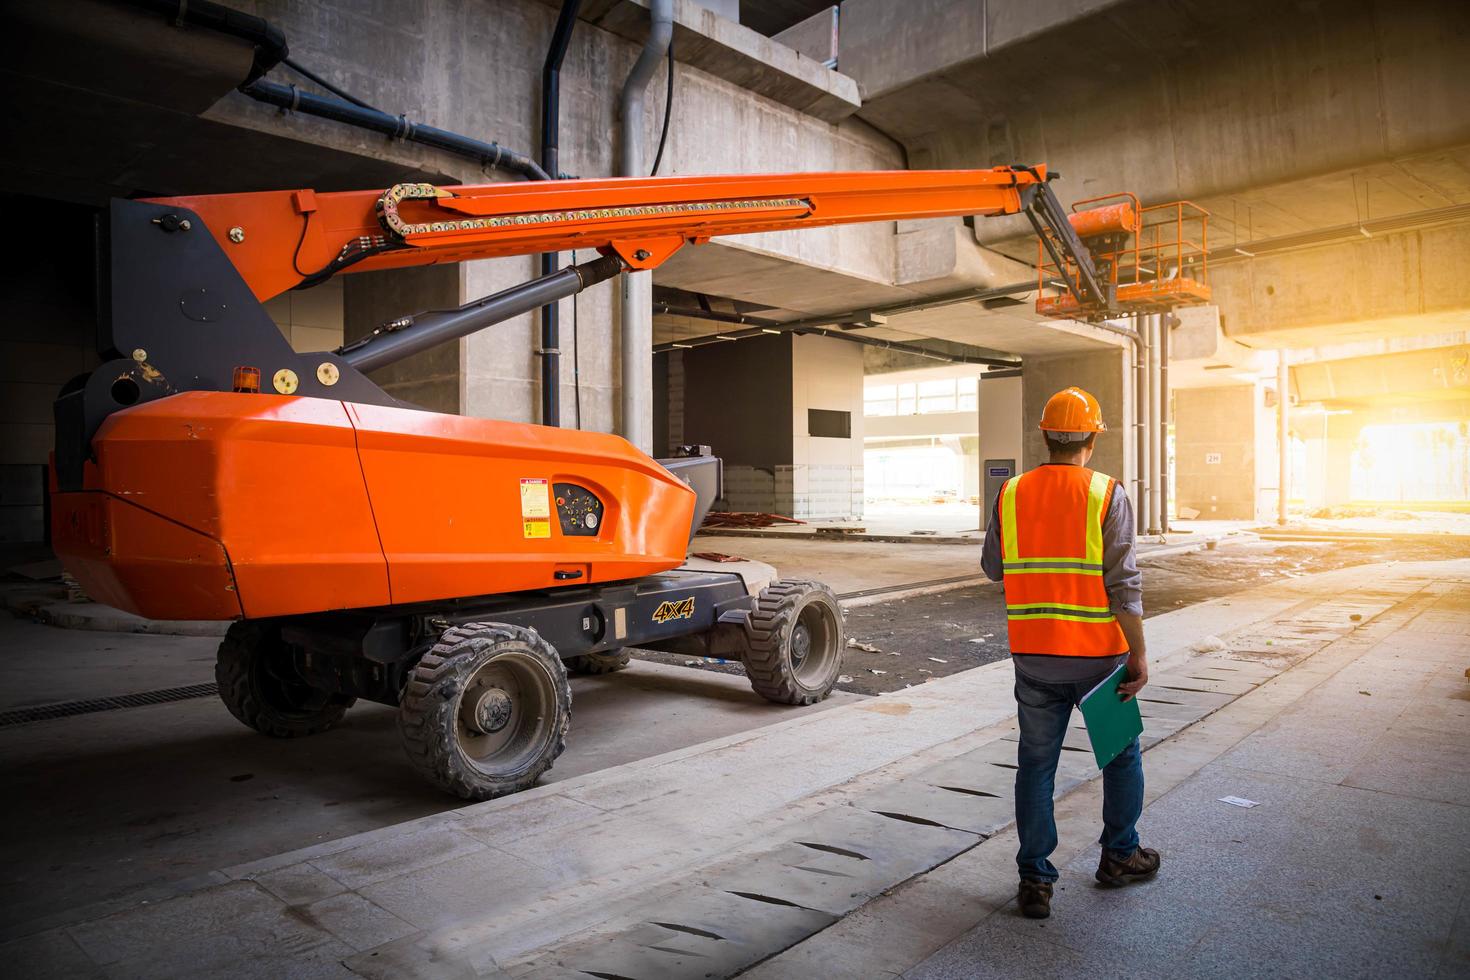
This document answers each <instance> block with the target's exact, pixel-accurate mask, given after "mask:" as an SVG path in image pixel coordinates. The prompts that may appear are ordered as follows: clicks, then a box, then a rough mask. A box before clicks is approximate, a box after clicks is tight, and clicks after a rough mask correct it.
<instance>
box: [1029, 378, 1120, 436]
mask: <svg viewBox="0 0 1470 980" xmlns="http://www.w3.org/2000/svg"><path fill="white" fill-rule="evenodd" d="M1041 428H1042V431H1044V432H1106V431H1108V426H1107V423H1106V422H1104V421H1103V417H1102V406H1101V405H1099V404H1098V403H1097V399H1096V398H1093V397H1092V396H1091V395H1090V394H1088V393H1087V392H1085V391H1083V390H1082V389H1081V388H1078V387H1077V386H1076V385H1073V386H1072V387H1070V388H1066V389H1064V390H1062V391H1059V392H1057V393H1056V394H1055V395H1052V396H1051V397H1050V398H1048V399H1047V400H1046V408H1045V409H1044V410H1043V411H1042V413H1041Z"/></svg>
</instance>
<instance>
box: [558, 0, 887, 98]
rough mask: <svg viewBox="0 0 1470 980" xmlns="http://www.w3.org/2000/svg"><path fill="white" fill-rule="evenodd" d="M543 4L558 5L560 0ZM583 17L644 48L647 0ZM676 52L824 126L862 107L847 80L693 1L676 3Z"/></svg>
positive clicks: (605, 5)
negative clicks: (824, 123)
mask: <svg viewBox="0 0 1470 980" xmlns="http://www.w3.org/2000/svg"><path fill="white" fill-rule="evenodd" d="M542 2H543V3H546V4H548V5H549V6H553V7H559V6H561V3H560V0H542ZM581 18H582V19H583V20H585V21H589V22H590V23H593V24H596V25H597V26H598V27H601V28H602V29H603V30H605V31H609V32H610V33H613V34H616V35H617V36H619V37H621V38H624V39H626V40H629V41H635V42H637V43H639V44H642V43H643V39H644V38H645V37H646V36H647V35H648V0H591V2H589V3H584V4H583V5H582V13H581ZM674 49H675V58H676V59H677V60H678V61H679V62H680V63H682V64H689V65H692V66H693V67H695V68H698V69H700V70H701V71H705V72H708V73H709V74H711V75H714V76H715V77H717V78H723V79H724V80H725V81H727V82H732V83H733V84H735V85H738V86H740V87H741V88H743V89H746V90H748V91H750V92H753V93H755V94H756V95H761V96H764V97H766V98H768V99H770V100H772V101H773V102H779V103H781V104H782V105H786V106H790V107H791V108H793V109H798V110H800V111H801V112H804V113H806V114H807V115H809V116H815V117H816V118H818V119H821V120H824V121H826V122H833V123H835V122H838V121H839V120H842V119H846V118H847V117H848V116H851V115H852V114H853V113H855V112H857V110H858V108H859V106H860V104H861V103H860V100H859V97H858V86H857V82H855V81H853V80H852V79H851V78H849V77H847V76H846V75H841V74H838V73H837V72H835V71H833V70H832V69H830V68H827V67H825V66H824V65H823V64H822V62H820V61H817V60H815V59H813V58H810V57H808V56H807V55H805V54H802V53H801V52H799V51H796V50H795V49H793V48H790V47H787V46H786V45H785V44H782V43H780V42H779V41H776V40H775V39H773V38H769V37H766V36H764V35H762V34H758V33H756V32H755V31H753V30H751V29H750V28H748V27H742V26H741V25H739V24H737V23H736V22H735V21H732V20H728V19H726V18H724V17H721V16H719V15H718V14H717V13H715V12H714V11H713V10H710V9H708V8H707V7H704V6H702V5H700V4H699V3H696V2H695V0H674Z"/></svg>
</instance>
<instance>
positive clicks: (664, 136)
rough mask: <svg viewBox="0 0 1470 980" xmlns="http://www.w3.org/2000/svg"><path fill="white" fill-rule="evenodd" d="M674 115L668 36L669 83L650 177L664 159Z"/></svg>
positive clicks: (671, 40) (671, 44)
mask: <svg viewBox="0 0 1470 980" xmlns="http://www.w3.org/2000/svg"><path fill="white" fill-rule="evenodd" d="M673 114H674V36H673V35H672V34H671V35H669V81H668V86H667V88H666V89H665V91H664V124H663V129H662V130H660V132H659V134H658V152H657V153H655V154H654V155H653V173H651V174H649V175H648V176H650V177H657V176H658V165H659V164H660V163H662V162H663V159H664V146H665V144H667V143H668V141H669V118H670V117H671V116H673Z"/></svg>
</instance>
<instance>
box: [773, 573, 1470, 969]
mask: <svg viewBox="0 0 1470 980" xmlns="http://www.w3.org/2000/svg"><path fill="white" fill-rule="evenodd" d="M1421 567H1423V568H1426V569H1429V568H1432V567H1433V566H1421ZM1422 581H1423V582H1424V583H1425V586H1424V588H1423V589H1422V591H1420V592H1418V593H1417V594H1415V595H1414V596H1412V597H1410V598H1408V599H1407V601H1403V602H1400V603H1398V604H1396V605H1395V607H1394V608H1393V609H1392V610H1391V611H1389V612H1388V613H1386V614H1385V615H1383V616H1380V617H1378V618H1377V619H1375V620H1374V621H1373V623H1372V624H1371V625H1369V626H1367V627H1366V628H1363V629H1361V630H1358V631H1355V634H1354V635H1351V636H1349V637H1347V638H1345V639H1343V640H1341V641H1338V642H1336V643H1334V644H1331V645H1329V646H1328V647H1327V648H1326V649H1324V650H1322V651H1321V652H1319V653H1317V654H1315V655H1314V656H1312V657H1310V658H1309V659H1307V660H1306V661H1305V662H1303V663H1302V664H1301V665H1299V666H1297V667H1295V668H1293V669H1291V670H1289V671H1287V672H1285V673H1284V674H1282V675H1280V676H1279V677H1278V678H1277V679H1276V680H1274V681H1272V682H1271V683H1269V684H1266V685H1263V686H1262V687H1261V688H1259V689H1258V690H1256V691H1254V692H1252V693H1249V694H1247V695H1245V696H1244V697H1242V698H1240V699H1239V700H1238V701H1236V702H1235V703H1233V704H1231V705H1229V706H1227V707H1225V708H1222V709H1221V710H1220V711H1219V712H1218V713H1216V714H1214V715H1211V716H1210V717H1209V718H1207V719H1206V720H1204V721H1202V722H1200V723H1199V724H1197V725H1195V726H1193V727H1192V728H1190V729H1187V730H1186V731H1185V732H1183V733H1181V734H1180V735H1178V736H1175V737H1174V738H1172V739H1170V740H1168V741H1166V742H1164V743H1163V744H1161V745H1160V746H1158V747H1157V748H1156V749H1154V750H1152V751H1150V752H1149V753H1148V754H1147V755H1146V756H1145V772H1146V773H1147V776H1148V780H1149V790H1148V805H1147V806H1146V808H1145V810H1144V814H1143V817H1142V819H1141V820H1140V822H1139V828H1140V832H1141V834H1142V836H1143V840H1144V843H1145V844H1146V845H1149V846H1152V847H1155V848H1157V849H1158V850H1159V851H1160V852H1161V854H1162V857H1163V864H1162V868H1161V870H1160V873H1159V876H1158V877H1157V879H1155V880H1154V881H1151V882H1147V883H1142V884H1135V885H1133V886H1130V887H1129V888H1127V889H1124V890H1120V891H1113V890H1107V889H1101V888H1098V887H1096V886H1095V885H1094V884H1093V882H1092V880H1091V876H1092V872H1093V870H1094V869H1095V867H1096V864H1097V848H1096V845H1095V844H1094V843H1093V840H1094V837H1095V834H1096V833H1097V829H1098V820H1099V817H1098V812H1099V808H1100V806H1101V793H1100V786H1099V785H1098V783H1096V782H1092V783H1089V784H1087V785H1085V786H1084V787H1082V788H1081V789H1079V790H1077V791H1075V792H1074V793H1072V794H1070V795H1069V796H1067V797H1066V798H1065V799H1063V800H1062V801H1061V802H1060V803H1059V805H1058V825H1059V831H1060V834H1059V836H1060V838H1061V841H1062V847H1061V849H1060V851H1059V852H1058V853H1059V857H1058V858H1057V859H1055V860H1056V863H1057V865H1058V866H1059V867H1061V869H1062V878H1061V880H1060V882H1059V883H1058V888H1057V891H1056V893H1055V898H1054V900H1053V914H1052V917H1051V918H1050V919H1048V920H1045V921H1033V920H1028V919H1025V918H1022V917H1021V916H1019V914H1017V912H1016V908H1015V905H1014V902H1013V901H1012V899H1013V898H1014V893H1015V882H1014V875H1015V871H1014V853H1015V848H1016V838H1015V834H1014V831H1013V830H1006V831H1005V832H1003V833H1001V834H998V835H997V836H995V837H993V838H991V839H990V840H988V841H986V842H985V843H984V844H982V845H981V846H979V847H977V848H975V849H973V850H972V851H970V852H968V853H966V854H964V855H961V856H960V857H959V858H957V859H956V860H954V861H952V862H950V863H949V864H947V865H945V866H944V867H942V868H939V869H936V870H935V871H933V872H930V873H929V874H926V875H921V876H919V877H917V878H915V879H914V880H912V881H910V882H908V883H907V884H905V885H904V886H902V887H901V888H899V889H896V890H894V891H893V892H892V893H890V894H887V895H884V896H882V897H880V898H879V899H877V900H875V901H874V902H872V903H870V904H869V905H868V906H866V907H865V908H863V909H862V910H860V912H858V913H856V914H854V915H853V916H850V917H848V918H847V919H845V920H844V921H842V922H841V923H839V924H838V925H836V926H834V927H833V928H832V929H829V930H827V931H826V932H823V933H820V934H818V935H817V936H815V937H813V938H812V939H810V940H807V941H806V942H805V943H802V944H799V945H797V946H795V947H793V948H791V949H789V950H787V951H785V952H784V953H782V954H781V955H779V956H777V957H776V958H774V959H772V960H770V961H768V962H767V963H765V964H763V965H762V966H760V967H758V968H756V969H755V970H753V971H751V973H750V976H751V977H752V978H758V980H783V978H797V977H805V976H809V975H811V974H810V973H809V972H806V971H809V970H811V969H812V968H813V966H814V965H815V964H818V963H820V964H822V975H823V976H825V977H829V978H849V977H851V978H857V977H862V978H875V977H879V978H881V977H895V976H902V977H905V978H913V980H949V978H963V980H978V978H984V977H992V976H993V977H1064V976H1078V975H1106V976H1127V977H1161V978H1162V977H1181V976H1187V977H1222V978H1234V977H1257V976H1275V977H1316V976H1333V977H1342V978H1348V977H1364V978H1379V977H1443V978H1450V977H1464V976H1466V975H1470V850H1467V849H1466V848H1465V835H1466V833H1467V831H1470V761H1467V758H1466V755H1465V747H1466V745H1467V744H1470V680H1467V677H1466V670H1467V667H1470V565H1467V564H1466V563H1464V562H1460V563H1455V564H1448V563H1447V564H1445V565H1442V566H1439V569H1437V570H1436V571H1435V573H1434V574H1431V575H1426V576H1424V578H1423V579H1422ZM1223 796H1238V797H1243V798H1246V799H1248V800H1252V801H1255V802H1257V803H1258V804H1259V805H1258V806H1256V807H1253V808H1249V809H1242V808H1237V807H1234V806H1230V805H1228V804H1225V803H1222V802H1220V798H1221V797H1223Z"/></svg>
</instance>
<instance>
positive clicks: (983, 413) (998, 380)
mask: <svg viewBox="0 0 1470 980" xmlns="http://www.w3.org/2000/svg"><path fill="white" fill-rule="evenodd" d="M979 402H980V452H979V456H980V465H981V466H984V465H985V461H986V460H992V459H993V460H1014V461H1015V466H1016V468H1017V471H1018V472H1019V471H1020V469H1021V468H1022V465H1023V464H1022V456H1023V454H1022V449H1021V445H1022V441H1023V436H1022V431H1023V430H1024V429H1025V428H1027V421H1026V419H1025V418H1024V417H1023V415H1022V411H1023V408H1022V390H1021V373H1020V372H1019V371H1004V372H996V371H991V372H987V373H985V374H982V375H980V398H979ZM1030 425H1031V426H1033V427H1034V426H1035V425H1036V420H1035V419H1031V420H1030ZM984 485H985V484H984V478H983V474H982V478H981V487H982V492H983V488H984ZM990 514H991V508H990V506H989V505H988V504H987V502H986V501H985V500H982V501H981V502H980V527H981V528H984V527H985V526H986V525H987V524H988V522H989V521H990Z"/></svg>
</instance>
